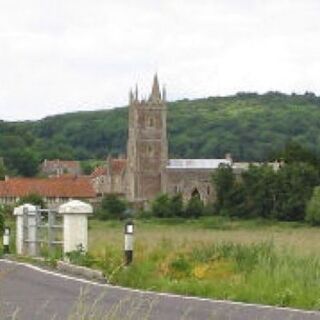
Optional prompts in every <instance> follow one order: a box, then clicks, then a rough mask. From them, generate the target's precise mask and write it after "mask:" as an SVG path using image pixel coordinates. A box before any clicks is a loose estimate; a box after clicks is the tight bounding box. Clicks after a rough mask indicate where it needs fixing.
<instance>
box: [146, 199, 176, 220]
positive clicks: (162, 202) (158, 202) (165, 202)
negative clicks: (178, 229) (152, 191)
mask: <svg viewBox="0 0 320 320" xmlns="http://www.w3.org/2000/svg"><path fill="white" fill-rule="evenodd" d="M151 211H152V213H153V214H154V216H156V217H158V218H169V217H172V216H173V215H172V207H171V199H170V198H169V196H168V195H167V194H166V193H163V194H160V195H159V196H157V197H156V198H155V199H154V200H153V202H152V203H151Z"/></svg>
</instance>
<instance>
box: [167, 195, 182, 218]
mask: <svg viewBox="0 0 320 320" xmlns="http://www.w3.org/2000/svg"><path fill="white" fill-rule="evenodd" d="M170 211H171V213H170V216H176V217H183V216H184V210H183V199H182V194H181V193H177V194H175V195H174V196H172V197H171V199H170Z"/></svg>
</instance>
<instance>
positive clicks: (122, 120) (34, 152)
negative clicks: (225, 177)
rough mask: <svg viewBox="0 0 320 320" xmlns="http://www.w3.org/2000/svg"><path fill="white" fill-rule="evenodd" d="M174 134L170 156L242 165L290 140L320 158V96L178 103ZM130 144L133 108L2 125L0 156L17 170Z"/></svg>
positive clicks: (173, 108)
mask: <svg viewBox="0 0 320 320" xmlns="http://www.w3.org/2000/svg"><path fill="white" fill-rule="evenodd" d="M168 136H169V137H168V138H169V149H170V156H171V157H183V158H215V157H224V155H225V153H228V152H230V153H232V155H233V157H234V158H235V159H236V160H254V161H262V160H266V159H268V158H269V157H270V155H272V154H273V153H275V152H278V151H279V150H281V149H283V147H284V145H285V144H286V143H288V142H289V141H295V142H298V143H299V144H300V145H303V146H304V147H305V148H307V149H310V150H311V151H313V152H315V153H316V154H320V97H317V96H315V95H314V94H313V93H306V94H304V95H295V94H293V95H285V94H281V93H278V92H270V93H267V94H264V95H258V94H255V93H238V94H237V95H235V96H229V97H209V98H206V99H198V100H187V99H185V100H181V101H177V102H172V103H169V104H168ZM126 140H127V108H117V109H112V110H99V111H91V112H76V113H69V114H62V115H57V116H52V117H47V118H44V119H42V120H39V121H24V122H4V121H1V122H0V156H2V157H4V159H5V163H6V165H7V167H9V168H11V169H12V170H14V169H15V168H16V167H19V164H17V163H16V162H17V161H24V162H26V161H31V162H32V161H35V162H37V161H40V160H42V159H44V158H47V159H53V158H60V159H79V160H83V159H92V158H104V157H106V155H107V154H109V153H113V154H117V153H125V149H126ZM18 158H19V159H20V160H18Z"/></svg>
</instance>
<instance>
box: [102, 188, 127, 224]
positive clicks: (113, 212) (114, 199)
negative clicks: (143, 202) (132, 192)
mask: <svg viewBox="0 0 320 320" xmlns="http://www.w3.org/2000/svg"><path fill="white" fill-rule="evenodd" d="M126 209H127V203H126V202H125V201H124V200H122V199H121V198H120V197H119V196H118V195H116V194H106V195H105V196H104V197H103V199H102V201H101V209H100V210H99V211H98V217H99V219H101V220H107V219H112V218H118V219H121V218H123V217H124V214H125V211H126Z"/></svg>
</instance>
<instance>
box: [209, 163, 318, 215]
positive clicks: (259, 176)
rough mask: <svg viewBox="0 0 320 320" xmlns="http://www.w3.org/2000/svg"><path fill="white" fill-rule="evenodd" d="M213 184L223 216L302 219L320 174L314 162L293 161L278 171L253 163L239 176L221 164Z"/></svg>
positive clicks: (219, 209) (218, 208)
mask: <svg viewBox="0 0 320 320" xmlns="http://www.w3.org/2000/svg"><path fill="white" fill-rule="evenodd" d="M213 183H214V186H215V188H216V190H217V212H218V213H219V214H221V215H229V216H238V217H262V218H269V219H273V218H276V219H278V220H292V221H303V220H304V218H305V208H306V204H307V202H308V200H309V199H310V197H311V195H312V190H313V188H314V187H315V186H317V185H319V183H320V176H319V169H318V168H317V167H315V166H313V165H312V164H310V163H307V162H294V161H292V162H289V163H288V164H286V165H282V166H281V167H280V168H279V169H278V170H275V169H274V168H273V167H272V166H271V165H268V164H265V165H260V166H254V165H251V166H250V167H249V169H248V170H247V171H245V172H243V173H242V174H241V177H239V178H238V179H236V176H235V174H234V173H233V172H232V170H231V168H228V167H221V168H219V169H218V170H217V171H216V172H215V173H214V175H213Z"/></svg>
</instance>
